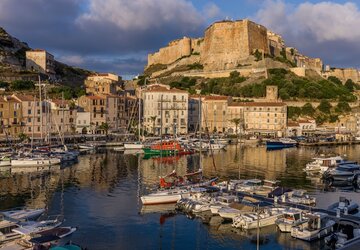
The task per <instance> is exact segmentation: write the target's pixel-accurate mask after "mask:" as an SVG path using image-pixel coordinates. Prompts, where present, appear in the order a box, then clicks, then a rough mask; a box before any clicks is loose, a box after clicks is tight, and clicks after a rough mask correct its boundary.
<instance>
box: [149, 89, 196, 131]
mask: <svg viewBox="0 0 360 250" xmlns="http://www.w3.org/2000/svg"><path fill="white" fill-rule="evenodd" d="M188 98H189V94H188V92H187V91H183V90H179V89H170V88H169V87H164V86H154V87H152V86H149V88H148V89H146V90H143V91H142V99H143V112H144V113H143V126H144V129H145V130H147V131H148V132H149V133H154V134H156V135H160V134H161V133H162V134H186V133H187V132H188V125H187V123H188ZM161 128H162V131H161Z"/></svg>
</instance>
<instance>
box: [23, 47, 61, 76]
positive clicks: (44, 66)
mask: <svg viewBox="0 0 360 250" xmlns="http://www.w3.org/2000/svg"><path fill="white" fill-rule="evenodd" d="M54 68H55V60H54V56H53V55H51V54H50V53H49V52H47V51H45V50H40V49H37V50H29V51H26V69H27V70H30V71H37V72H39V73H43V74H47V75H49V76H53V75H55V70H54Z"/></svg>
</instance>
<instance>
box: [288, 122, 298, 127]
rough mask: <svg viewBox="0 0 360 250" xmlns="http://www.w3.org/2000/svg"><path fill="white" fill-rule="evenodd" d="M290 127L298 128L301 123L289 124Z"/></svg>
mask: <svg viewBox="0 0 360 250" xmlns="http://www.w3.org/2000/svg"><path fill="white" fill-rule="evenodd" d="M287 125H288V127H298V126H299V123H297V122H288V124H287Z"/></svg>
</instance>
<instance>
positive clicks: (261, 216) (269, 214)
mask: <svg viewBox="0 0 360 250" xmlns="http://www.w3.org/2000/svg"><path fill="white" fill-rule="evenodd" d="M284 211H285V208H265V209H263V210H262V211H260V210H258V212H251V213H244V214H241V215H239V216H237V217H235V218H234V219H233V224H232V226H233V227H236V228H242V229H246V230H249V229H255V228H258V227H259V228H262V227H266V226H270V225H274V224H275V221H276V220H277V219H278V218H279V216H280V215H282V214H283V213H284Z"/></svg>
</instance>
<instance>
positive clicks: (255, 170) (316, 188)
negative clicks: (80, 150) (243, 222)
mask: <svg viewBox="0 0 360 250" xmlns="http://www.w3.org/2000/svg"><path fill="white" fill-rule="evenodd" d="M359 152H360V145H349V146H338V147H322V148H305V147H304V148H289V149H283V150H275V151H267V150H266V148H265V147H261V146H255V145H254V146H251V145H250V146H236V145H229V146H228V147H227V149H226V151H219V152H214V155H213V156H212V155H210V154H206V155H202V156H201V160H200V156H199V154H194V155H187V156H177V157H164V158H149V159H145V158H144V157H143V155H138V154H132V152H124V153H122V152H115V151H112V150H104V151H103V152H97V153H94V154H86V155H82V156H80V157H79V162H78V163H76V164H74V165H71V166H61V167H60V166H57V167H50V168H49V167H48V168H44V169H38V168H16V169H9V168H2V169H1V172H0V176H1V177H0V209H10V208H13V207H19V206H24V205H25V206H28V207H45V208H47V214H49V215H52V214H62V215H64V216H65V219H66V221H65V222H64V225H71V226H77V227H78V230H77V231H76V232H75V233H74V234H73V235H72V236H71V237H68V238H66V239H63V240H64V242H66V241H69V240H71V241H73V242H75V243H77V244H80V245H82V246H84V247H87V248H88V249H256V247H257V244H259V248H260V249H319V248H321V247H322V244H323V243H322V242H321V241H318V242H312V243H311V244H310V243H307V242H303V241H300V240H296V239H294V238H291V236H290V234H284V233H280V232H279V231H278V230H277V228H276V227H275V226H270V227H266V228H262V229H261V230H260V234H261V236H263V237H261V239H265V240H264V241H261V242H260V243H259V242H257V241H256V230H255V231H242V230H237V229H234V228H232V227H231V224H222V225H220V226H211V225H209V224H205V223H203V222H202V220H201V219H199V218H189V216H187V215H184V214H180V213H174V212H169V211H167V210H166V211H165V210H163V212H160V213H154V212H155V211H156V210H157V209H160V210H161V209H164V207H142V205H141V201H140V196H141V195H142V194H145V193H147V192H149V191H150V190H152V189H154V188H155V187H156V185H157V184H158V180H159V176H164V175H166V174H168V173H170V172H172V171H173V170H174V169H175V170H176V172H177V174H178V175H184V174H185V173H187V172H193V171H196V170H198V169H199V168H200V165H201V166H202V169H203V174H204V175H205V176H206V177H212V176H218V177H219V178H220V180H229V179H238V178H242V179H248V178H259V179H270V180H279V181H280V184H281V186H284V187H290V188H298V189H299V188H301V189H306V190H308V191H309V192H310V193H311V194H312V195H314V196H316V198H317V205H318V207H320V208H326V207H327V206H329V205H330V204H332V203H334V202H336V201H338V199H339V196H346V197H348V198H351V199H352V200H354V201H356V202H358V203H359V204H360V194H359V193H357V190H355V189H354V188H353V187H338V188H328V187H327V186H326V185H324V184H323V183H322V181H321V180H320V179H318V178H309V177H307V176H306V173H305V172H303V168H304V167H305V164H306V163H308V162H309V161H311V159H312V158H313V157H315V156H318V155H320V154H328V153H334V154H339V155H346V158H347V159H349V160H354V161H358V162H360V154H359ZM165 209H166V207H165Z"/></svg>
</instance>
